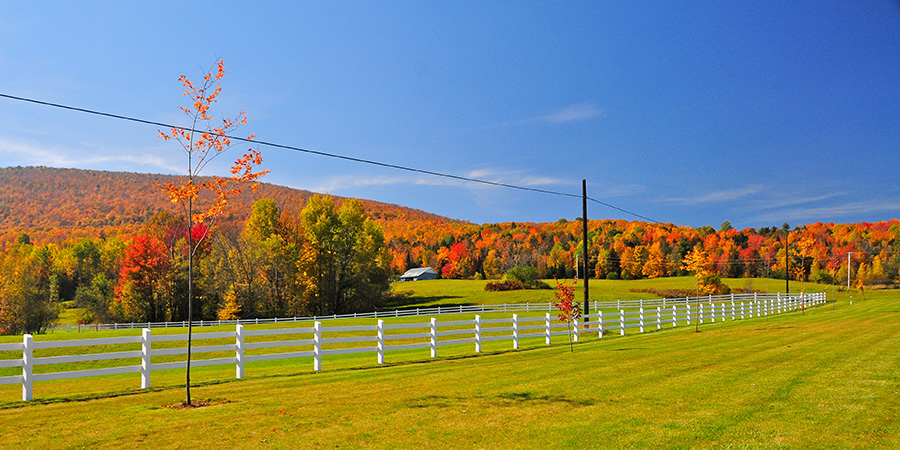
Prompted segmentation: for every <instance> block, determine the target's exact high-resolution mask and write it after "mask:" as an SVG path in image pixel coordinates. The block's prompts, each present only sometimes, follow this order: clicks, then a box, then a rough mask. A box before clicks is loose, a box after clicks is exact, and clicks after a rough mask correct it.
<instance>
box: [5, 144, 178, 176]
mask: <svg viewBox="0 0 900 450" xmlns="http://www.w3.org/2000/svg"><path fill="white" fill-rule="evenodd" d="M153 153H154V152H146V151H140V150H138V151H132V152H129V153H125V152H122V151H121V150H112V151H107V150H101V149H91V150H86V149H62V148H57V147H53V146H47V145H39V146H38V145H33V144H29V143H23V142H19V141H15V140H8V139H0V155H5V156H7V157H8V158H4V159H6V160H7V161H9V163H12V164H18V165H24V166H51V167H82V168H86V167H89V168H96V166H97V165H124V166H125V168H127V169H128V170H133V171H135V172H150V171H153V170H162V171H166V172H175V173H178V172H181V171H182V168H180V167H175V166H174V165H172V164H171V162H170V161H168V160H166V159H165V158H161V157H159V156H156V155H155V154H153ZM150 168H155V169H150Z"/></svg>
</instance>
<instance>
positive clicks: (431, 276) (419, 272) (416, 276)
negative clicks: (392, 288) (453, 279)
mask: <svg viewBox="0 0 900 450" xmlns="http://www.w3.org/2000/svg"><path fill="white" fill-rule="evenodd" d="M437 276H438V273H437V271H435V270H434V269H432V268H431V267H418V268H415V269H409V270H407V271H406V273H404V274H403V275H401V276H400V281H419V280H436V279H437Z"/></svg>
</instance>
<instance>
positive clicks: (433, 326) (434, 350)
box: [431, 317, 437, 358]
mask: <svg viewBox="0 0 900 450" xmlns="http://www.w3.org/2000/svg"><path fill="white" fill-rule="evenodd" d="M431 357H432V358H437V319H436V318H434V317H432V318H431Z"/></svg>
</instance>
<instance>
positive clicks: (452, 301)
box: [387, 277, 840, 309]
mask: <svg viewBox="0 0 900 450" xmlns="http://www.w3.org/2000/svg"><path fill="white" fill-rule="evenodd" d="M544 281H546V282H547V284H549V285H550V286H554V287H555V286H556V285H555V284H554V281H553V280H544ZM723 281H724V282H725V284H727V285H728V286H729V287H731V288H732V289H736V288H743V289H746V288H752V289H755V290H759V291H763V292H784V280H775V279H766V278H756V279H748V278H726V279H724V280H723ZM487 283H488V282H487V281H477V280H426V281H411V282H398V283H394V284H393V289H394V291H395V292H403V291H411V293H412V295H410V296H409V297H408V298H406V299H405V300H404V301H398V302H394V303H392V304H390V305H387V309H394V308H416V307H432V306H438V305H441V306H443V305H497V304H503V303H546V302H550V301H555V299H556V298H555V296H554V291H553V289H534V290H520V291H504V292H485V290H484V285H485V284H487ZM581 283H582V282H579V284H578V287H577V288H576V297H577V298H579V299H580V298H581V295H582V294H581V293H582V290H583V287H582V286H583V285H582V284H581ZM696 283H697V282H696V279H695V278H694V277H671V278H656V279H646V280H631V281H626V280H590V282H589V283H588V286H589V288H590V299H591V300H594V301H609V300H639V299H642V298H643V299H650V298H658V297H659V296H657V295H654V294H649V293H646V292H635V291H640V290H646V289H657V290H665V289H682V290H692V289H696V287H697V284H696ZM801 288H802V289H804V290H805V292H828V293H829V294H830V293H831V286H830V285H820V284H815V283H803V284H802V285H801V283H798V282H791V292H795V293H796V292H800V290H801ZM838 293H839V294H840V292H838Z"/></svg>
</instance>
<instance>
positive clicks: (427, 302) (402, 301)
mask: <svg viewBox="0 0 900 450" xmlns="http://www.w3.org/2000/svg"><path fill="white" fill-rule="evenodd" d="M459 298H463V297H460V296H458V295H432V296H426V297H423V296H415V297H412V296H404V295H395V296H393V297H391V298H389V299H387V300H386V301H385V302H384V308H382V309H384V310H395V309H396V310H401V311H406V310H410V309H416V308H423V309H424V308H429V309H430V308H437V307H438V306H440V307H441V309H444V308H447V309H450V308H453V307H456V308H459V307H460V306H472V305H474V303H461V302H452V301H451V302H447V301H448V300H453V299H459ZM444 302H447V303H444Z"/></svg>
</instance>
